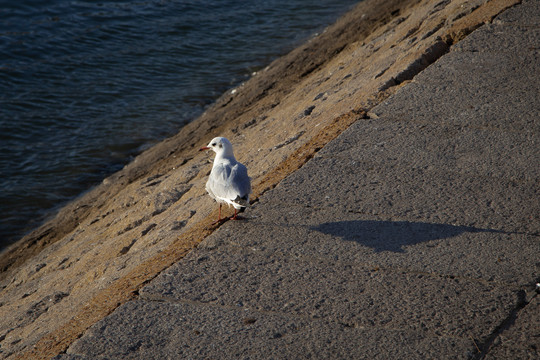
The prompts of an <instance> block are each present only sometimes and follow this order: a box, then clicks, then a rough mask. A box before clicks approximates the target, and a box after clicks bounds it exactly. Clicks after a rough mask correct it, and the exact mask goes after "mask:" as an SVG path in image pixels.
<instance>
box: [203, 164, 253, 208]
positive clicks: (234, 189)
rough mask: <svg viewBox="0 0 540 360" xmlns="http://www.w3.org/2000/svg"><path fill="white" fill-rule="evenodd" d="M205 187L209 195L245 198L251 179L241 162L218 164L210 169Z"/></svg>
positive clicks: (248, 191) (249, 189) (231, 198)
mask: <svg viewBox="0 0 540 360" xmlns="http://www.w3.org/2000/svg"><path fill="white" fill-rule="evenodd" d="M206 188H207V190H208V192H209V193H210V194H211V195H214V196H217V197H220V198H223V199H229V200H231V201H234V200H236V199H237V198H241V199H245V200H247V199H248V197H249V194H250V193H251V179H250V178H249V176H248V173H247V168H246V167H245V166H244V165H243V164H240V163H236V164H234V165H233V166H231V165H229V164H220V165H217V166H215V167H214V168H213V169H212V172H211V173H210V177H209V178H208V183H207V184H206Z"/></svg>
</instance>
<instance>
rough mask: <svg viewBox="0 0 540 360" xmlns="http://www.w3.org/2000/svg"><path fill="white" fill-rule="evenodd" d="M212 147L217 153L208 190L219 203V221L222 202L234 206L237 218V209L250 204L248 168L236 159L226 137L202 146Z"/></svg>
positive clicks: (207, 186)
mask: <svg viewBox="0 0 540 360" xmlns="http://www.w3.org/2000/svg"><path fill="white" fill-rule="evenodd" d="M210 149H211V150H213V151H214V152H215V153H216V158H215V159H214V166H213V167H212V171H211V172H210V176H209V177H208V181H207V183H206V191H208V194H209V195H210V196H211V197H212V198H213V199H215V200H216V201H217V202H218V203H219V216H218V221H221V204H222V203H227V204H229V205H232V206H233V207H234V216H233V217H232V218H231V219H233V220H237V210H240V211H243V210H244V209H245V208H246V206H248V205H249V194H251V179H250V178H249V176H248V173H247V168H246V167H245V166H244V165H243V164H241V163H239V162H238V161H236V158H235V157H234V153H233V148H232V144H231V143H230V141H229V140H227V139H226V138H224V137H217V138H214V139H212V141H210V143H209V144H208V146H205V147H203V148H201V150H210Z"/></svg>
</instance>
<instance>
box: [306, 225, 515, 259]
mask: <svg viewBox="0 0 540 360" xmlns="http://www.w3.org/2000/svg"><path fill="white" fill-rule="evenodd" d="M311 229H312V230H315V231H319V232H321V233H324V234H328V235H332V236H337V237H340V238H342V239H343V240H346V241H354V242H357V243H359V244H362V245H364V246H368V247H371V248H373V249H374V250H375V252H381V251H392V252H396V253H402V252H405V249H404V247H405V246H408V245H416V244H419V243H423V242H432V241H436V240H442V239H448V238H452V237H455V236H458V235H461V234H463V233H485V232H489V233H505V232H504V231H500V230H491V229H479V228H475V227H469V226H454V225H447V224H431V223H425V222H410V221H370V220H353V221H336V222H327V223H323V224H321V225H318V226H315V227H312V228H311Z"/></svg>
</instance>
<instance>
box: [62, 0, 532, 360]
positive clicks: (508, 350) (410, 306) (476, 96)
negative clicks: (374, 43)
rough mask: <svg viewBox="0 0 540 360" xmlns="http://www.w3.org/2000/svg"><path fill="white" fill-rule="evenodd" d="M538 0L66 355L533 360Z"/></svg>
mask: <svg viewBox="0 0 540 360" xmlns="http://www.w3.org/2000/svg"><path fill="white" fill-rule="evenodd" d="M539 18H540V5H539V2H537V1H524V2H523V4H521V5H518V6H516V7H514V8H512V9H510V10H508V11H506V12H505V13H503V14H501V15H500V16H498V17H497V18H496V19H495V20H494V21H493V23H491V24H487V25H485V26H482V27H481V28H479V29H478V30H476V31H475V32H473V33H472V34H471V35H469V36H468V37H467V38H466V39H465V40H463V41H462V42H460V43H459V44H458V45H456V46H455V47H453V48H452V49H451V51H450V52H449V53H448V54H447V55H445V56H443V57H442V58H440V59H439V60H438V61H437V62H436V63H435V64H433V65H431V66H430V67H428V68H427V69H426V70H424V71H423V72H422V73H421V74H420V75H418V76H417V77H416V78H415V79H414V80H413V81H412V82H411V83H410V84H407V85H406V86H404V87H403V88H402V89H400V90H399V91H398V92H397V93H396V94H395V95H394V96H392V97H390V98H389V99H388V100H387V101H385V102H384V103H382V104H381V105H379V106H377V107H376V108H375V109H373V110H372V111H371V112H370V114H369V115H370V118H369V119H362V120H359V121H357V122H356V123H355V124H354V125H353V126H351V127H350V128H349V129H348V130H346V131H345V132H344V133H343V134H342V135H340V136H339V137H338V138H337V139H336V140H334V141H333V142H331V143H330V144H328V146H326V147H325V148H324V149H323V150H322V151H320V152H319V153H318V154H317V156H316V157H315V158H314V159H312V160H311V161H310V162H308V163H307V164H306V165H305V166H304V167H303V168H301V169H300V170H299V171H297V172H296V173H294V174H293V175H291V176H289V177H288V178H286V179H285V180H284V181H283V182H282V183H281V184H280V185H279V186H278V187H276V188H275V189H274V190H272V191H270V192H268V193H267V194H265V195H264V196H263V197H261V199H260V201H259V202H258V203H256V204H255V205H254V206H253V207H252V208H251V209H249V210H248V211H247V212H246V213H245V214H246V216H247V217H248V219H247V220H246V221H243V222H240V221H239V222H228V223H226V224H224V225H223V226H222V227H221V228H220V229H219V230H217V231H216V232H214V233H213V234H212V235H211V236H210V237H208V238H207V239H206V240H205V241H204V242H203V243H202V244H201V245H200V246H199V248H198V249H197V250H195V251H193V252H191V253H190V254H189V255H188V256H186V257H185V258H184V259H183V260H182V261H180V262H178V263H176V264H175V265H174V266H172V267H171V268H169V269H167V270H166V271H164V272H163V273H162V274H160V275H159V276H158V277H157V278H156V279H155V280H153V281H152V282H151V283H150V284H148V285H147V286H146V287H144V288H143V289H142V290H141V292H140V296H139V298H138V299H137V300H135V301H130V302H128V303H126V304H124V305H122V306H120V307H119V308H118V309H117V310H116V311H114V313H113V314H111V315H110V316H109V317H107V318H105V319H103V320H102V321H100V322H98V323H97V324H95V325H94V326H92V327H91V328H90V329H89V330H88V331H87V332H86V333H85V334H84V336H83V337H82V338H81V339H79V340H78V341H76V342H75V343H74V344H73V345H72V346H71V347H70V348H69V349H68V351H67V353H66V354H63V355H60V356H58V359H87V358H88V359H89V358H92V359H96V358H123V359H128V358H137V359H148V358H155V359H157V358H160V359H165V358H169V359H173V358H216V359H218V358H219V359H222V358H244V359H272V358H275V359H285V358H298V359H304V358H306V359H307V358H312V359H332V358H341V359H345V358H365V359H375V358H377V359H389V358H396V359H397V358H399V359H413V358H416V359H426V358H432V359H447V358H448V359H450V358H451V359H459V358H487V359H510V358H511V359H529V358H530V359H533V358H538V356H539V350H540V325H539V324H540V308H539V297H538V296H537V294H536V293H535V292H534V284H535V283H536V282H537V281H538V280H539V276H540V275H539V274H540V271H539V270H540V262H539V257H538V254H539V250H540V236H539V232H540V222H539V219H538V216H539V214H540V208H539V207H540V206H539V201H538V199H539V169H540V156H539V155H540V150H539V149H540V148H539V139H540V136H539V119H540V101H539V100H538V96H539V94H540V81H539V75H538V74H540V28H539V27H538V20H539Z"/></svg>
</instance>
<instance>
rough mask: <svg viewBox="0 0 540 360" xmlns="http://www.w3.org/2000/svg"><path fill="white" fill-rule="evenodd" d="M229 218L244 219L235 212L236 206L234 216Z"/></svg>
mask: <svg viewBox="0 0 540 360" xmlns="http://www.w3.org/2000/svg"><path fill="white" fill-rule="evenodd" d="M230 219H231V220H244V218H243V217H241V216H238V213H237V212H236V208H235V209H234V216H233V217H232V218H230Z"/></svg>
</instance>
